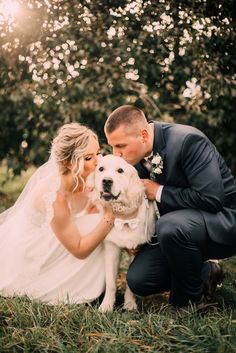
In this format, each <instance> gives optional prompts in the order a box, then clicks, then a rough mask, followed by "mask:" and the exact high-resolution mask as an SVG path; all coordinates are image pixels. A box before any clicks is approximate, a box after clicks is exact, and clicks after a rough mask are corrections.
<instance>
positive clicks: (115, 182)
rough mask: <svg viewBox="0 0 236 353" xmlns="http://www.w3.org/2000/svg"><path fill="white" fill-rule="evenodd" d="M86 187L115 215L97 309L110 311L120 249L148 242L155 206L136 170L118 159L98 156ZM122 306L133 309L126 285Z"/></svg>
mask: <svg viewBox="0 0 236 353" xmlns="http://www.w3.org/2000/svg"><path fill="white" fill-rule="evenodd" d="M89 184H91V186H92V185H93V186H94V191H93V196H92V198H93V201H95V200H96V199H99V200H100V203H102V204H107V205H109V206H110V207H112V209H113V212H114V214H115V216H116V219H115V224H114V228H113V229H112V230H111V232H110V233H109V234H108V235H107V237H106V238H105V241H104V245H105V271H106V292H105V296H104V299H103V302H102V304H101V305H100V307H99V310H100V311H102V312H106V311H112V310H113V306H114V303H115V296H116V277H117V273H118V267H119V258H120V249H121V248H128V249H135V248H136V247H137V245H139V244H143V243H146V242H148V241H149V240H150V239H151V237H152V235H153V234H154V231H155V218H156V213H155V207H154V203H153V202H149V201H148V200H147V198H145V191H144V186H143V183H142V182H141V180H140V179H139V176H138V173H137V171H136V169H135V168H134V167H133V166H131V165H130V164H128V163H127V162H126V161H125V160H124V159H122V158H121V157H116V156H113V155H107V156H105V157H102V158H101V160H100V162H99V164H98V166H97V167H96V170H95V173H94V174H93V176H91V177H90V180H89ZM124 307H125V308H126V309H128V310H133V309H136V308H137V305H136V301H135V297H134V295H133V293H132V292H131V290H130V289H129V287H128V285H127V286H126V291H125V301H124Z"/></svg>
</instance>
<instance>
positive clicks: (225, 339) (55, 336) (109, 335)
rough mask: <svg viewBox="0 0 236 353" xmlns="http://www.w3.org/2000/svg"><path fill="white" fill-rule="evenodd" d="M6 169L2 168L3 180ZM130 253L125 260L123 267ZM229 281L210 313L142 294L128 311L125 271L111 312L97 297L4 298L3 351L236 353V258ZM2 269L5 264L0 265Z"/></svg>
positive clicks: (7, 200)
mask: <svg viewBox="0 0 236 353" xmlns="http://www.w3.org/2000/svg"><path fill="white" fill-rule="evenodd" d="M4 173H5V170H4V169H3V168H2V169H0V180H3V178H4ZM31 173H32V170H30V171H28V172H27V173H24V174H23V176H22V177H18V178H17V179H14V180H11V181H9V182H7V183H6V184H4V186H3V187H2V188H0V197H1V200H2V201H3V202H2V204H1V210H4V209H5V208H6V207H9V206H10V205H11V204H12V202H13V201H14V200H15V198H16V197H17V195H18V193H19V192H20V190H21V189H22V186H23V184H24V183H25V181H26V180H27V178H28V176H29V175H30V174H31ZM125 263H126V256H125V255H124V256H123V259H122V268H123V267H124V266H125ZM224 266H225V268H226V270H227V276H226V280H225V282H224V285H223V287H222V288H219V289H218V291H217V297H216V301H217V303H218V305H217V306H216V307H214V308H213V309H212V310H211V311H209V312H207V313H206V314H204V315H203V314H201V315H200V314H196V313H193V312H192V313H191V310H190V312H189V314H187V315H186V316H184V317H180V318H176V317H173V316H170V315H168V314H167V313H166V312H165V311H163V310H161V309H162V308H163V305H164V304H165V303H166V302H167V297H166V296H165V295H164V296H156V297H151V298H147V299H145V300H142V299H140V298H138V300H137V301H138V310H137V311H135V312H126V311H124V310H123V309H122V306H121V305H120V304H121V303H122V301H123V285H124V272H123V270H122V271H121V273H120V275H119V280H118V287H119V291H118V295H117V305H116V308H115V311H114V312H113V313H108V314H101V313H99V312H98V310H97V309H98V306H99V302H98V301H97V302H95V303H93V304H89V305H88V304H87V305H86V304H83V305H59V306H50V305H46V304H43V303H39V302H37V301H32V300H30V299H28V298H27V297H22V298H3V297H0V352H1V353H5V352H7V353H23V352H24V353H31V352H32V353H56V352H58V353H59V352H60V353H85V352H86V353H89V352H92V353H95V352H99V353H110V352H112V353H116V352H117V353H118V352H119V353H123V352H124V353H136V352H166V353H167V352H170V353H175V352H181V353H199V352H201V353H205V352H209V353H210V352H212V353H226V352H228V353H233V352H236V276H235V275H236V257H233V258H231V259H227V260H225V261H224ZM0 270H1V269H0Z"/></svg>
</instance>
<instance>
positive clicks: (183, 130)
mask: <svg viewBox="0 0 236 353" xmlns="http://www.w3.org/2000/svg"><path fill="white" fill-rule="evenodd" d="M155 124H156V125H157V127H158V126H159V128H161V129H162V131H163V133H164V135H165V136H166V137H175V138H180V139H185V138H186V137H187V136H188V135H192V136H194V135H195V136H202V137H206V136H205V135H204V133H203V132H202V131H200V130H199V129H197V128H196V127H194V126H190V125H184V124H178V123H166V122H156V123H155Z"/></svg>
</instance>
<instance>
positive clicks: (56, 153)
mask: <svg viewBox="0 0 236 353" xmlns="http://www.w3.org/2000/svg"><path fill="white" fill-rule="evenodd" d="M91 137H94V138H96V139H98V138H97V135H96V134H95V133H94V132H93V131H92V130H90V129H89V128H87V127H86V126H83V125H80V124H79V123H70V124H65V125H63V126H62V127H61V128H60V129H59V131H58V134H57V136H56V137H55V138H54V139H53V142H52V148H51V154H52V157H53V158H54V159H55V161H56V163H57V164H58V165H59V169H60V172H61V173H62V174H66V173H68V171H69V169H68V163H70V164H71V165H72V169H71V173H72V176H73V178H74V181H75V187H74V190H75V189H76V188H77V187H78V185H79V184H80V183H81V184H82V189H84V185H85V182H84V179H83V178H82V176H81V174H82V173H83V171H84V154H85V151H86V149H87V147H88V144H89V141H90V138H91Z"/></svg>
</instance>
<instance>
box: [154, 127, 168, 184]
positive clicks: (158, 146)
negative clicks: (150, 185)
mask: <svg viewBox="0 0 236 353" xmlns="http://www.w3.org/2000/svg"><path fill="white" fill-rule="evenodd" d="M152 123H153V124H154V142H153V154H154V155H155V154H157V153H158V154H159V155H160V156H161V158H162V160H163V169H162V173H161V174H156V175H155V180H156V181H157V182H158V183H159V184H161V185H164V183H165V146H166V143H165V139H164V136H163V131H162V125H161V124H160V123H159V122H157V121H152Z"/></svg>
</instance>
